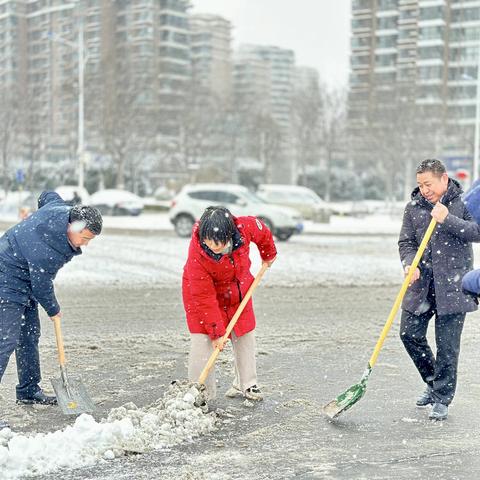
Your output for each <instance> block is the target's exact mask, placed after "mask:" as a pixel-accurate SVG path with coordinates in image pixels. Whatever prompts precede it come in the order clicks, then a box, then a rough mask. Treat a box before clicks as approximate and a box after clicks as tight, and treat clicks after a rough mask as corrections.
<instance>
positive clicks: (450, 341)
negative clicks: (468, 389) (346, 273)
mask: <svg viewBox="0 0 480 480" xmlns="http://www.w3.org/2000/svg"><path fill="white" fill-rule="evenodd" d="M417 184H418V187H417V188H415V189H414V191H413V193H412V201H411V202H410V203H408V204H407V206H406V208H405V213H404V217H403V224H402V230H401V232H400V238H399V241H398V246H399V251H400V258H401V261H402V264H403V267H404V269H405V274H407V273H408V271H409V268H410V265H411V263H412V261H413V258H414V256H415V253H416V252H417V250H418V247H419V245H420V242H421V240H422V238H423V235H424V234H425V231H426V230H427V227H428V224H429V223H430V220H431V219H432V217H433V218H434V219H435V220H436V221H437V226H436V227H435V230H434V232H433V234H432V237H431V240H430V243H429V244H428V246H427V248H426V250H425V253H424V254H423V257H422V259H421V261H420V264H419V268H417V269H416V271H415V273H414V274H413V277H412V284H411V285H410V287H409V289H408V290H407V293H406V295H405V298H404V300H403V303H402V310H403V312H402V320H401V325H400V337H401V339H402V342H403V344H404V345H405V348H406V350H407V352H408V354H409V355H410V357H411V358H412V360H413V362H414V364H415V366H416V367H417V369H418V371H419V373H420V375H421V377H422V379H423V381H424V382H425V383H426V390H425V392H424V393H423V394H422V395H421V396H420V397H419V398H418V400H417V405H418V406H427V405H430V404H431V405H432V410H431V412H430V414H429V418H430V419H432V420H445V419H446V418H447V415H448V405H449V404H450V403H451V401H452V400H453V397H454V395H455V388H456V384H457V364H458V356H459V352H460V337H461V334H462V329H463V323H464V320H465V314H466V313H467V312H472V311H474V310H476V309H477V304H476V302H475V298H474V296H473V295H469V294H468V293H465V292H464V291H463V290H462V285H461V283H462V277H463V275H464V274H465V273H466V272H468V271H469V270H471V269H472V265H473V250H472V245H471V242H479V241H480V226H479V225H477V223H476V222H474V221H472V217H471V215H470V214H469V213H468V211H467V209H466V207H465V205H464V204H463V202H462V199H461V194H462V189H461V187H460V185H459V184H458V182H456V181H455V180H453V179H449V178H448V175H447V173H446V170H445V166H444V165H443V164H442V162H440V161H439V160H435V159H433V160H431V159H428V160H424V161H423V162H422V163H421V164H420V165H419V166H418V167H417ZM433 316H435V339H436V345H437V354H436V356H434V355H433V353H432V350H431V349H430V346H429V345H428V342H427V338H426V333H427V328H428V323H429V321H430V319H431V318H432V317H433Z"/></svg>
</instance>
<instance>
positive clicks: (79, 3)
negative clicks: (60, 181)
mask: <svg viewBox="0 0 480 480" xmlns="http://www.w3.org/2000/svg"><path fill="white" fill-rule="evenodd" d="M189 7H190V5H189V2H188V0H135V1H133V0H118V1H115V2H112V1H110V0H70V1H63V0H49V1H48V2H47V1H44V0H3V1H1V2H0V89H4V88H9V86H12V85H14V86H15V87H16V88H17V89H19V90H20V91H21V94H20V97H21V98H22V99H24V100H27V101H28V103H29V108H28V110H29V114H30V116H31V118H32V119H34V120H32V125H34V126H35V128H36V130H37V135H36V136H37V137H38V138H39V143H40V144H41V148H42V151H43V154H44V157H45V158H47V159H50V160H57V159H58V160H59V159H65V158H68V157H70V158H74V157H75V155H76V153H77V144H78V138H77V131H78V129H77V126H78V121H79V120H78V105H79V101H78V100H79V84H78V81H79V80H78V72H79V58H80V55H79V49H80V50H83V49H82V48H81V46H79V43H80V37H82V38H83V45H84V50H83V53H84V55H85V64H84V66H85V74H84V86H85V101H84V103H85V125H86V127H87V128H86V129H85V141H86V148H87V149H88V148H92V147H93V148H96V149H101V148H102V143H104V139H102V138H100V132H101V130H102V128H103V124H102V122H103V120H105V116H108V112H109V109H110V113H111V115H110V116H111V117H112V116H113V117H115V115H117V114H118V113H119V110H118V109H117V110H115V109H113V108H111V106H112V105H113V103H116V104H117V106H118V104H122V102H123V103H124V105H125V106H126V107H128V108H129V109H130V111H131V110H132V108H133V109H136V110H137V111H140V110H141V111H142V115H143V114H148V112H150V113H151V115H150V117H151V118H152V119H153V120H152V122H153V123H156V125H154V127H155V128H154V131H155V132H156V133H157V134H158V136H160V137H167V138H171V137H175V136H178V134H179V122H180V118H179V117H180V116H181V114H182V112H183V110H184V109H185V102H184V100H185V91H186V88H187V87H186V84H187V82H189V81H190V78H191V59H190V31H189V24H188V13H187V10H188V8H189ZM80 33H83V35H80ZM109 103H110V105H109ZM125 112H126V111H124V113H125ZM117 119H118V116H117ZM152 122H150V123H152ZM25 135H26V136H28V137H31V136H32V135H31V134H30V133H26V134H25ZM32 148H33V147H32Z"/></svg>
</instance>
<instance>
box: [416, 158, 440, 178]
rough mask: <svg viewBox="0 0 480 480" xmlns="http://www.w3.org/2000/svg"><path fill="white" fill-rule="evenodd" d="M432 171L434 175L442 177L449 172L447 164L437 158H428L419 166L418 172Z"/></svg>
mask: <svg viewBox="0 0 480 480" xmlns="http://www.w3.org/2000/svg"><path fill="white" fill-rule="evenodd" d="M425 172H432V173H433V175H435V176H437V177H441V176H442V175H443V174H444V173H446V172H447V170H446V169H445V165H444V164H443V163H442V162H441V161H440V160H437V159H436V158H427V159H425V160H423V161H422V163H420V165H419V166H418V167H417V173H425Z"/></svg>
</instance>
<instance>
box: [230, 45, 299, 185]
mask: <svg viewBox="0 0 480 480" xmlns="http://www.w3.org/2000/svg"><path fill="white" fill-rule="evenodd" d="M294 67H295V54H294V52H293V51H292V50H288V49H284V48H280V47H276V46H264V45H241V46H240V47H239V49H238V50H237V51H236V52H235V62H234V97H235V99H236V102H237V104H239V105H243V108H248V107H247V105H250V106H252V109H251V116H252V117H253V116H254V114H256V115H260V116H261V117H263V118H264V119H265V118H271V119H272V121H273V123H274V124H273V125H271V127H270V128H269V129H268V131H269V132H270V133H272V132H273V131H274V130H276V131H277V132H278V141H277V142H275V143H277V144H278V146H276V148H277V149H278V153H277V155H276V158H275V159H272V162H273V161H274V162H275V165H274V167H272V166H270V170H271V175H270V176H269V177H270V178H268V180H270V181H275V182H278V183H292V182H293V181H294V180H295V178H294V176H295V172H294V170H295V167H294V165H295V162H294V156H295V154H294V147H293V141H292V101H293V82H294V71H295V70H294ZM258 133H259V135H260V136H261V140H260V144H261V145H262V144H266V143H268V140H266V136H268V135H267V134H266V133H265V134H263V133H262V132H261V130H259V132H258ZM259 150H260V151H262V150H264V148H262V146H260V147H259Z"/></svg>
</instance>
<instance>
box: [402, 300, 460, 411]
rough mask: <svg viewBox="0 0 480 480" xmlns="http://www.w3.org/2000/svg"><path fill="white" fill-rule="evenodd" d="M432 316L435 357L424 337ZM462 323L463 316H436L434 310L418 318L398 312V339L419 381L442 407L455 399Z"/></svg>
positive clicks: (404, 312)
mask: <svg viewBox="0 0 480 480" xmlns="http://www.w3.org/2000/svg"><path fill="white" fill-rule="evenodd" d="M434 315H435V342H436V344H437V355H436V357H435V356H434V355H433V352H432V349H431V348H430V346H429V344H428V342H427V337H426V334H427V328H428V324H429V322H430V319H431V318H432V317H433V316H434ZM464 321H465V313H455V314H452V315H437V313H436V310H434V309H431V310H428V311H427V312H425V313H422V314H421V315H414V314H412V313H410V312H407V311H405V310H404V311H403V312H402V321H401V324H400V338H401V339H402V342H403V344H404V345H405V348H406V350H407V352H408V354H409V355H410V357H411V359H412V360H413V363H414V364H415V366H416V367H417V370H418V371H419V373H420V375H421V376H422V379H423V381H424V382H425V383H426V384H427V385H429V386H430V387H431V388H432V390H433V393H432V397H433V399H434V401H435V402H439V403H443V404H445V405H449V404H450V402H451V401H452V400H453V397H454V395H455V389H456V386H457V366H458V356H459V354H460V337H461V335H462V330H463V323H464Z"/></svg>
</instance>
